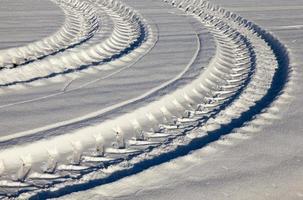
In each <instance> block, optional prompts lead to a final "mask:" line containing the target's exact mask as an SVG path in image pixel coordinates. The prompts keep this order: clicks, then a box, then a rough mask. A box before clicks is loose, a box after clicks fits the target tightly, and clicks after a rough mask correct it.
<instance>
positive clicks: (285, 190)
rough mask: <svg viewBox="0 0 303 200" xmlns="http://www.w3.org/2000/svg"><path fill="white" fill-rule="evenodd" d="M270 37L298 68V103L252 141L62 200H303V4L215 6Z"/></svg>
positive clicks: (287, 107) (209, 150)
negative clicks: (283, 46)
mask: <svg viewBox="0 0 303 200" xmlns="http://www.w3.org/2000/svg"><path fill="white" fill-rule="evenodd" d="M213 2H214V3H216V4H220V5H222V6H223V7H226V8H227V9H229V10H233V11H235V12H237V13H239V14H240V15H241V16H244V17H245V18H247V19H249V20H252V21H254V22H256V23H257V24H259V25H261V27H264V28H265V29H266V30H269V31H271V32H272V33H273V34H274V35H275V36H277V37H278V38H279V39H280V41H281V42H282V43H283V44H285V45H286V47H287V48H288V50H289V52H290V60H291V66H292V67H294V70H295V75H294V79H295V81H294V84H293V85H292V90H293V93H292V95H293V97H291V98H290V99H287V100H285V101H287V102H291V104H289V105H287V104H286V105H283V106H281V109H280V110H279V116H278V117H279V118H278V119H276V120H269V121H270V124H269V125H265V126H264V128H263V129H262V130H260V131H258V132H256V133H249V134H248V135H249V139H247V140H246V139H245V140H243V139H233V140H231V145H222V144H219V143H217V142H215V143H212V144H210V145H209V148H206V149H205V148H203V149H201V150H196V151H193V152H192V153H191V154H189V155H186V156H183V157H180V158H176V159H174V160H172V161H170V162H167V163H163V164H161V165H159V166H155V167H152V168H150V169H148V170H145V171H144V172H141V173H139V174H135V175H132V176H130V177H126V178H123V179H121V180H120V181H117V182H115V183H111V184H107V185H104V186H100V187H96V188H93V189H90V190H87V191H83V192H79V193H74V194H71V195H68V196H66V197H64V198H63V199H69V198H73V199H81V198H83V196H85V197H86V198H89V199H101V198H102V199H260V200H261V199H294V200H295V199H303V168H302V166H303V157H302V155H303V150H302V146H303V139H302V130H303V125H302V119H303V112H302V95H303V89H302V84H303V83H302V78H301V76H302V64H303V59H302V54H303V51H302V45H303V38H302V34H303V24H302V22H303V14H302V13H303V12H302V10H303V3H302V1H295V0H291V1H283V0H281V1H278V0H275V1H258V0H255V1H233V0H228V1H226V0H224V1H223V0H222V1H220V0H215V1H213Z"/></svg>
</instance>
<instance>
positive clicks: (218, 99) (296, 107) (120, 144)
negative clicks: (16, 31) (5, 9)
mask: <svg viewBox="0 0 303 200" xmlns="http://www.w3.org/2000/svg"><path fill="white" fill-rule="evenodd" d="M54 2H56V3H57V4H58V5H59V6H61V9H63V11H64V12H65V15H66V17H67V18H66V20H65V25H66V24H69V21H68V20H71V21H73V22H72V23H71V24H69V25H72V26H73V25H75V24H77V23H79V24H81V31H80V32H78V33H75V34H74V36H75V37H74V39H72V40H65V39H63V40H62V41H63V43H64V41H65V42H66V43H67V44H68V45H67V46H66V45H63V44H62V43H60V42H59V43H60V45H59V43H57V42H58V41H55V42H54V43H51V44H50V46H51V48H50V50H47V51H42V52H41V51H40V50H39V49H40V47H39V45H37V44H39V43H33V45H32V46H33V48H32V49H33V51H34V52H35V51H36V52H37V55H38V56H37V57H31V59H32V60H31V61H30V63H23V62H24V60H23V58H22V56H21V57H18V56H20V55H17V54H18V53H16V54H15V53H14V52H25V51H27V50H24V49H26V48H27V47H25V48H24V49H19V50H15V51H11V53H9V54H10V55H11V56H12V57H13V58H14V56H15V57H16V58H17V62H18V64H17V68H15V67H14V66H13V67H12V66H11V63H10V62H12V60H11V57H7V56H6V55H7V54H6V53H5V50H4V51H3V52H4V53H3V54H0V55H2V57H0V58H1V59H2V63H4V64H3V66H4V68H3V69H2V70H1V71H0V76H1V75H2V77H0V79H1V80H0V81H1V83H3V84H2V88H1V89H2V90H1V94H0V97H1V105H0V115H1V116H5V117H2V118H1V121H0V131H1V137H0V140H1V152H0V173H1V179H4V180H1V184H2V186H1V187H4V188H5V187H8V188H9V189H8V190H7V191H9V192H7V194H9V193H11V194H12V195H15V194H18V190H19V193H22V194H21V196H20V197H21V198H22V197H24V198H27V197H29V196H31V195H35V194H36V193H35V192H37V191H38V195H41V196H39V197H41V198H44V197H56V196H60V195H63V194H67V195H66V196H63V197H62V198H63V199H83V198H89V199H101V198H102V199H103V198H104V199H299V198H302V196H303V190H302V188H301V187H300V186H301V185H302V180H303V179H302V172H303V171H302V155H303V154H302V148H301V147H302V143H303V140H302V136H301V130H303V129H302V125H301V123H300V122H301V121H302V120H301V119H302V117H303V116H302V115H303V113H302V109H301V104H302V101H301V97H302V86H301V85H302V83H301V78H300V74H301V72H302V68H300V65H302V56H301V54H302V45H301V44H302V42H303V41H302V37H301V35H302V31H303V30H302V25H301V23H300V21H302V17H303V14H302V9H303V4H302V2H300V1H296V0H291V1H287V2H285V1H280V0H277V1H275V2H270V1H259V0H254V1H241V2H239V1H235V0H228V1H226V0H225V1H220V0H213V1H212V2H214V3H216V4H219V5H222V7H224V8H227V9H228V10H232V11H235V12H236V13H237V14H239V15H240V16H243V17H245V18H246V19H248V20H252V21H253V22H254V23H257V24H258V25H260V27H261V28H264V29H265V30H269V31H270V33H271V34H272V35H274V36H275V37H277V38H278V39H279V41H280V43H281V44H283V45H285V48H286V49H287V50H288V54H285V52H283V48H284V47H283V46H281V45H280V44H279V43H278V42H277V41H275V40H272V38H271V36H270V35H269V34H267V33H266V32H262V31H260V29H258V27H255V26H253V29H252V30H251V27H252V26H251V24H250V23H247V21H245V20H242V19H240V18H237V16H235V15H231V13H228V12H225V11H223V10H217V8H216V7H211V6H209V5H208V4H201V6H206V8H205V10H207V12H208V13H202V14H201V13H200V14H201V18H202V19H199V17H197V15H196V14H197V13H196V11H195V14H193V13H191V12H192V10H193V9H195V7H188V13H191V14H188V13H187V14H186V13H185V12H183V11H182V10H180V9H177V8H174V7H172V6H171V5H169V3H173V2H174V3H177V4H179V3H180V2H181V1H180V0H176V1H171V0H169V1H168V2H166V3H164V2H162V1H160V0H156V1H152V0H145V1H139V0H124V1H123V2H125V4H126V5H128V6H131V7H132V8H133V9H134V10H135V12H134V11H132V9H131V12H130V13H129V15H127V13H126V12H128V11H126V10H125V9H124V5H123V4H120V2H117V1H113V2H114V3H112V1H105V4H103V5H102V6H103V7H102V6H100V5H101V4H102V2H103V1H101V4H98V2H89V3H87V2H85V3H83V2H80V1H78V0H71V1H66V2H64V1H59V0H58V1H54ZM86 3H87V4H86ZM94 3H95V4H94ZM99 3H100V2H99ZM182 3H184V2H182ZM194 3H195V4H199V1H194ZM70 4H71V5H73V6H70ZM91 4H94V6H92V7H91ZM5 5H10V4H9V3H5ZM28 5H29V7H30V3H28V4H26V6H28ZM44 6H45V7H47V8H50V7H49V5H47V4H45V5H44ZM182 6H183V4H182ZM13 7H14V6H13ZM96 7H97V8H99V10H98V11H97V9H95V8H96ZM50 9H54V10H56V9H57V11H58V8H50ZM16 13H18V12H16ZM125 13H126V15H125V16H123V14H125ZM133 13H134V15H135V16H136V17H133V15H132V14H133ZM19 14H20V13H19ZM19 14H16V15H17V16H18V15H19ZM74 16H78V17H76V18H74ZM60 17H61V16H60V15H59V18H60ZM98 20H100V21H98ZM38 24H39V23H38ZM121 24H123V25H121ZM42 25H43V26H44V23H43V22H41V26H42ZM65 25H63V26H61V28H59V27H56V28H57V29H58V30H59V32H55V33H54V36H53V37H54V38H56V33H63V32H64V33H63V35H64V34H65V33H67V34H69V33H71V34H72V35H73V33H72V31H71V32H69V31H70V30H68V31H67V32H65V31H63V32H60V30H64V27H65ZM0 26H2V25H0ZM75 26H76V25H75ZM66 27H67V26H66ZM68 27H70V26H68ZM139 27H141V28H139ZM72 29H73V28H71V30H72ZM126 29H127V30H130V29H131V35H132V36H130V35H127V34H123V32H124V31H123V30H126ZM116 30H118V31H117V34H116V35H115V34H112V35H111V34H110V33H111V32H115V31H116ZM255 32H257V34H256V33H255ZM24 33H25V35H27V34H28V33H26V32H24ZM128 33H129V32H128ZM50 34H51V32H49V33H48V35H50ZM77 34H78V35H79V34H80V35H81V36H80V37H76V35H77ZM260 34H261V37H260ZM37 35H38V34H37ZM43 37H44V36H43ZM125 37H126V38H129V39H128V40H125ZM40 38H42V36H40ZM72 38H73V37H72ZM83 38H84V39H83ZM136 38H137V41H138V43H136ZM35 39H39V37H38V36H37V37H36V38H35ZM61 39H62V38H61ZM133 39H134V40H133ZM11 40H14V39H11ZM106 41H109V42H106ZM126 41H127V42H130V43H129V45H130V47H129V49H130V50H131V52H130V53H127V52H126V51H123V50H122V51H121V52H122V53H119V52H118V51H120V50H117V49H118V48H122V49H124V48H126V46H124V45H125V44H126ZM132 41H134V43H133V44H135V45H133V46H132ZM99 42H100V44H101V46H100V48H101V52H104V54H107V55H105V56H112V58H114V57H118V59H117V60H114V61H112V60H109V61H105V62H102V63H99V64H97V65H95V64H90V62H91V61H94V60H95V59H96V57H95V56H96V55H97V56H98V55H101V54H98V53H97V52H98V48H99V47H98V44H99ZM44 44H45V43H44ZM61 44H62V45H61ZM73 44H75V46H74V45H73ZM19 45H23V43H20V44H19ZM35 45H36V46H35ZM55 46H56V47H55ZM42 47H43V45H42ZM88 49H89V51H88ZM99 50H100V49H99ZM61 51H62V52H61ZM52 52H53V53H52ZM99 52H100V51H99ZM96 53H97V54H96ZM92 55H93V56H92ZM288 56H289V58H288ZM29 57H30V56H29ZM69 57H70V58H73V59H70V60H68V59H69ZM101 57H102V56H101ZM41 58H42V59H41ZM97 59H99V58H97ZM102 59H104V57H102ZM105 60H106V59H105ZM0 61H1V60H0ZM70 61H72V62H71V63H70ZM13 62H15V61H13ZM36 63H39V64H40V65H41V66H44V68H41V69H40V68H38V67H37V66H39V65H37V66H36ZM49 63H50V65H49V66H47V65H48V64H49ZM0 64H1V63H0ZM69 64H71V65H69ZM18 65H20V66H18ZM82 66H87V67H82ZM19 67H21V69H22V70H23V68H24V69H25V70H28V71H25V70H24V71H22V70H20V71H19ZM65 67H66V68H69V67H70V68H74V67H76V68H77V67H79V69H77V70H76V71H73V70H72V71H68V72H67V73H65V72H64V73H62V72H59V73H58V74H55V76H54V77H52V76H50V77H48V76H45V77H44V76H41V74H42V75H43V74H47V73H52V70H54V71H56V72H57V70H59V71H60V70H63V68H65ZM288 67H289V69H290V71H287V68H288ZM11 72H13V73H11ZM19 72H20V73H19ZM25 72H26V73H25ZM1 73H2V74H1ZM5 73H7V74H5ZM9 73H11V75H9ZM8 75H9V76H8ZM31 77H34V79H31ZM201 102H202V103H201ZM197 105H201V106H202V112H201V111H200V110H194V109H195V107H197ZM187 110H191V112H194V117H193V118H192V116H191V115H189V116H187V117H188V118H184V116H185V114H183V113H184V112H187ZM206 111H207V112H206ZM198 112H200V114H198ZM196 117H197V118H196ZM196 119H198V121H197V120H196ZM175 120H176V123H173V121H175ZM178 123H179V124H178ZM161 124H162V125H161ZM159 127H162V128H159ZM141 129H142V131H143V132H141V133H142V134H146V135H143V137H142V138H141V137H140V138H137V135H136V133H138V131H141ZM153 132H155V134H154V136H155V137H150V138H148V136H149V135H151V134H153ZM160 135H161V137H159V136H160ZM145 136H147V139H146V138H145ZM134 137H135V138H134ZM146 145H147V146H150V148H147V149H146ZM152 146H154V147H152ZM125 147H126V148H125ZM100 151H101V155H99V153H100ZM100 156H101V157H100ZM102 156H104V157H102ZM82 159H83V160H82ZM100 160H102V161H103V162H102V163H100V164H99V165H96V164H97V163H96V162H98V161H100ZM49 170H50V171H49ZM45 172H47V173H45ZM49 173H50V174H49ZM53 173H54V174H53ZM54 180H56V181H57V183H55V182H53V181H54ZM44 184H49V185H50V190H51V191H52V192H49V191H48V189H47V188H45V189H42V188H43V187H41V186H42V185H44ZM53 184H54V185H53ZM37 187H38V188H37ZM16 188H19V189H18V190H17V189H16ZM22 188H23V189H22ZM39 188H40V189H39ZM30 190H33V192H30ZM82 190H84V191H82ZM39 191H40V193H39ZM1 192H2V191H1ZM71 192H75V193H72V194H69V193H71ZM7 194H6V195H7ZM27 195H29V196H27Z"/></svg>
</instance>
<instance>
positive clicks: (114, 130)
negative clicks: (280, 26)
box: [0, 0, 289, 199]
mask: <svg viewBox="0 0 303 200" xmlns="http://www.w3.org/2000/svg"><path fill="white" fill-rule="evenodd" d="M166 2H167V3H170V4H172V5H173V6H176V7H178V8H180V9H181V10H183V11H184V12H186V13H188V14H190V15H193V17H196V18H198V19H199V20H200V21H201V24H202V25H204V26H205V27H207V28H208V29H209V31H210V32H211V33H212V34H213V35H214V37H215V39H216V42H217V53H216V55H215V57H214V59H213V60H212V62H211V63H210V64H209V66H208V68H207V69H206V70H205V71H203V73H202V74H201V76H199V77H198V78H197V79H196V80H194V81H193V82H191V83H190V84H188V85H186V86H185V87H183V88H180V89H177V90H176V91H174V92H172V93H170V94H168V95H166V96H164V97H163V98H162V99H161V100H159V101H158V102H152V103H150V105H147V106H146V107H144V108H139V109H138V110H135V111H134V112H133V113H131V114H127V115H124V116H121V117H119V118H117V119H115V120H112V121H111V122H108V124H107V125H104V124H101V125H100V126H96V127H92V128H88V129H85V128H84V129H82V130H80V131H79V132H76V133H73V134H70V135H68V136H65V135H64V136H59V137H58V138H55V141H62V140H63V141H70V143H71V144H70V146H69V147H65V148H64V149H65V150H64V151H63V148H61V147H58V146H57V148H55V149H54V150H52V151H51V150H48V160H47V161H46V165H45V166H44V169H42V170H41V166H40V165H39V163H35V162H38V161H35V162H33V161H32V159H31V158H32V157H33V155H30V156H29V157H24V158H22V161H21V162H19V165H21V167H19V168H13V167H11V168H6V167H4V166H5V165H4V164H3V165H2V167H0V168H1V169H2V174H5V173H6V174H8V175H10V173H12V172H14V171H15V170H16V169H19V172H20V173H19V172H18V176H17V177H16V178H15V181H9V180H5V181H6V182H5V181H2V183H1V185H2V187H6V188H8V185H14V184H15V185H14V187H13V188H14V191H10V194H11V195H19V194H20V193H24V192H27V193H24V195H25V196H26V197H31V198H33V199H34V198H38V197H39V198H45V197H55V196H58V195H62V194H67V193H70V192H73V191H79V190H83V189H87V188H90V187H93V186H96V185H100V184H104V183H109V182H113V181H116V180H118V179H120V178H122V177H125V176H127V175H130V174H134V173H138V172H140V171H142V170H144V169H147V168H149V167H151V166H154V165H157V164H160V163H163V162H167V161H168V160H171V159H173V158H176V157H179V156H182V155H186V154H187V153H189V152H190V151H192V150H195V149H199V148H202V147H205V146H206V145H208V144H209V143H211V142H214V141H217V140H218V139H220V137H222V136H224V135H227V134H230V133H233V131H236V130H246V131H254V128H256V127H254V126H251V124H250V122H252V121H253V120H254V119H255V118H256V117H258V116H259V115H260V114H262V113H264V114H266V113H267V111H266V110H269V109H270V108H271V106H272V105H273V104H274V103H275V102H277V101H279V97H280V95H283V92H285V90H287V87H286V86H287V80H288V78H289V66H288V64H289V63H288V62H289V61H288V56H287V51H286V50H285V48H284V47H283V45H282V44H281V43H280V42H279V41H278V40H276V39H275V38H274V37H273V36H272V35H270V34H269V33H267V32H265V31H264V30H262V29H261V28H260V27H258V26H257V25H255V24H253V23H252V22H249V21H247V20H246V19H243V18H242V17H240V16H238V15H236V14H234V13H231V12H229V11H226V10H224V9H222V8H220V7H218V6H215V5H212V4H210V3H209V2H207V1H199V0H192V1H191V0H188V1H181V0H179V1H175V0H172V1H166ZM264 114H263V115H264ZM267 117H271V116H269V115H268V116H267ZM123 120H124V123H122V121H123ZM96 130H97V131H96ZM99 130H102V134H100V133H97V132H99ZM88 136H89V138H88ZM56 139H57V140H56ZM49 143H51V141H49ZM43 144H44V143H42V145H43ZM222 144H223V143H222ZM29 148H30V147H29ZM32 148H33V149H36V148H34V147H32ZM59 149H60V150H59ZM29 152H30V151H29ZM4 154H5V152H4ZM59 155H60V156H59ZM62 157H67V160H65V161H63V160H62ZM39 162H40V161H39ZM2 163H3V161H2ZM0 166H1V165H0ZM46 184H48V185H50V186H51V187H50V188H52V189H53V187H52V185H55V187H56V189H53V190H52V191H51V190H50V189H49V188H44V187H45V185H46ZM11 188H12V187H11ZM16 188H18V191H16ZM31 191H32V192H31Z"/></svg>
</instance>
